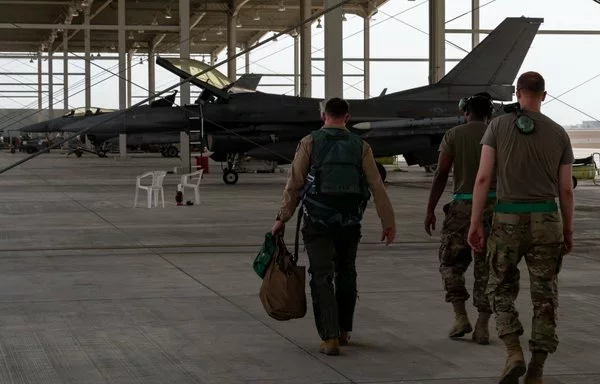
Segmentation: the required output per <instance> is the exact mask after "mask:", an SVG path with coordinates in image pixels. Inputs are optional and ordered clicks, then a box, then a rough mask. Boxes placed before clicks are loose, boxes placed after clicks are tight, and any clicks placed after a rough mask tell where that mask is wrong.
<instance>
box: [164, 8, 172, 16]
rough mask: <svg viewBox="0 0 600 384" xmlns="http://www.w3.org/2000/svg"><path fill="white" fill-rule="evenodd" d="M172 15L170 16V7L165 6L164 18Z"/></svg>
mask: <svg viewBox="0 0 600 384" xmlns="http://www.w3.org/2000/svg"><path fill="white" fill-rule="evenodd" d="M172 17H173V16H171V7H167V9H165V19H171V18H172Z"/></svg>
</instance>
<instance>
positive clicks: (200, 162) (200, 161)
mask: <svg viewBox="0 0 600 384" xmlns="http://www.w3.org/2000/svg"><path fill="white" fill-rule="evenodd" d="M196 167H202V169H203V170H204V173H208V156H205V155H204V154H203V155H202V156H196ZM197 169H200V168H197Z"/></svg>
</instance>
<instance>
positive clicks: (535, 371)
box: [525, 351, 548, 384]
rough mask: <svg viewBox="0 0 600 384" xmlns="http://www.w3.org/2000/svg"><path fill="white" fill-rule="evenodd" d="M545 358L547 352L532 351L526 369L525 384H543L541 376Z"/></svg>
mask: <svg viewBox="0 0 600 384" xmlns="http://www.w3.org/2000/svg"><path fill="white" fill-rule="evenodd" d="M547 357H548V353H547V352H543V351H533V353H532V355H531V360H530V361H529V366H528V367H527V376H525V384H543V383H542V375H543V373H544V363H545V362H546V358H547Z"/></svg>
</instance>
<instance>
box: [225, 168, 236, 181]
mask: <svg viewBox="0 0 600 384" xmlns="http://www.w3.org/2000/svg"><path fill="white" fill-rule="evenodd" d="M223 181H224V182H225V184H235V183H237V182H238V173H237V172H236V171H235V170H233V169H229V168H227V169H224V170H223Z"/></svg>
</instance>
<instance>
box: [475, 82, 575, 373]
mask: <svg viewBox="0 0 600 384" xmlns="http://www.w3.org/2000/svg"><path fill="white" fill-rule="evenodd" d="M516 88H517V100H518V103H517V104H516V105H512V106H511V108H510V109H507V108H505V112H508V113H506V114H504V115H501V116H498V117H497V118H495V119H493V120H492V121H491V122H490V124H489V127H488V129H487V131H486V133H485V135H484V136H483V139H482V140H481V143H482V144H483V148H482V152H481V160H480V164H481V165H480V168H479V172H478V174H477V180H476V182H475V192H474V197H473V210H472V213H471V226H470V229H469V244H470V245H471V246H472V247H473V248H475V249H478V250H482V249H483V248H484V243H485V231H484V229H483V226H484V224H483V220H482V212H483V211H484V207H485V205H486V194H487V191H488V189H489V186H490V183H491V182H492V175H493V174H494V173H495V172H496V174H497V177H498V184H497V188H498V202H497V205H496V207H495V213H494V219H493V223H492V229H491V232H490V235H489V240H488V242H487V258H488V260H489V263H490V264H489V265H490V276H489V282H488V294H489V300H490V303H491V306H492V310H493V311H494V314H495V318H496V329H497V331H498V337H500V338H501V339H502V341H503V342H504V344H505V345H506V349H507V353H508V358H507V360H506V365H505V368H504V372H503V374H502V375H503V376H502V379H501V382H502V383H518V378H519V377H520V376H522V375H524V374H525V372H526V371H527V375H526V377H525V383H526V384H540V383H542V374H543V368H544V363H545V361H546V358H547V356H548V353H553V352H555V351H556V348H557V345H558V337H557V335H556V324H557V311H558V282H557V277H558V273H559V272H560V269H561V267H562V258H563V256H564V255H566V254H567V253H569V252H570V251H571V249H572V247H573V185H572V181H571V173H572V170H571V167H572V165H571V164H572V163H573V160H574V158H573V149H572V148H571V142H570V140H569V136H568V135H567V133H566V131H565V130H564V129H563V127H561V126H560V125H558V124H557V123H555V122H554V121H553V120H552V119H550V118H549V117H547V116H546V115H544V114H543V113H542V112H541V104H542V102H543V101H544V99H545V97H546V91H545V81H544V78H543V77H542V76H541V75H540V74H539V73H537V72H526V73H523V74H522V75H521V76H520V77H519V79H518V80H517V87H516ZM556 197H558V198H559V201H560V210H561V212H560V214H559V212H558V206H557V204H556ZM561 219H562V223H561ZM522 257H524V258H525V261H526V263H527V268H528V270H529V277H530V285H531V301H532V303H533V319H532V329H531V333H532V335H531V338H530V340H529V349H530V350H531V352H532V357H531V360H530V362H529V366H528V367H526V366H525V359H524V357H523V351H522V349H521V343H520V341H519V336H521V335H522V334H523V326H522V325H521V323H520V321H519V315H518V312H517V310H516V309H515V305H514V302H515V300H516V298H517V296H518V293H519V269H518V264H519V262H520V261H521V258H522Z"/></svg>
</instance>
